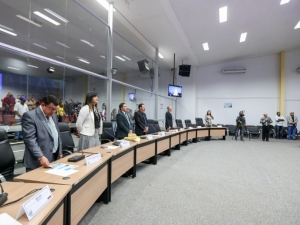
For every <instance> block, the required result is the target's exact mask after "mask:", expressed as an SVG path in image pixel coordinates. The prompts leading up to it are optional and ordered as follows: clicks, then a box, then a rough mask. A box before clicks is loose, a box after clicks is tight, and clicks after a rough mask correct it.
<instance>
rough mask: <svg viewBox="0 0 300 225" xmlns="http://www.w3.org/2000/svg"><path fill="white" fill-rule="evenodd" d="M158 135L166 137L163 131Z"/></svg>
mask: <svg viewBox="0 0 300 225" xmlns="http://www.w3.org/2000/svg"><path fill="white" fill-rule="evenodd" d="M158 134H159V135H161V136H166V133H165V132H164V131H161V132H159V133H158Z"/></svg>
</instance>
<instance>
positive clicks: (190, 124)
mask: <svg viewBox="0 0 300 225" xmlns="http://www.w3.org/2000/svg"><path fill="white" fill-rule="evenodd" d="M184 123H185V126H186V127H193V126H194V124H192V121H191V120H184Z"/></svg>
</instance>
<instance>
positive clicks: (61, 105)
mask: <svg viewBox="0 0 300 225" xmlns="http://www.w3.org/2000/svg"><path fill="white" fill-rule="evenodd" d="M56 114H57V117H58V122H61V121H62V117H63V116H67V114H66V113H65V110H64V102H63V100H61V101H60V102H59V104H58V106H57V112H56Z"/></svg>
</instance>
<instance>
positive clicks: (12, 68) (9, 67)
mask: <svg viewBox="0 0 300 225" xmlns="http://www.w3.org/2000/svg"><path fill="white" fill-rule="evenodd" d="M7 68H8V69H12V70H19V69H18V68H14V67H10V66H8V67H7Z"/></svg>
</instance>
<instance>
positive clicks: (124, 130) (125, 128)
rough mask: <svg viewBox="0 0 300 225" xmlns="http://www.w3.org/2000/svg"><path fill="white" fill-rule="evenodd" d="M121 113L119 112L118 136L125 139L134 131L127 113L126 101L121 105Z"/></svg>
mask: <svg viewBox="0 0 300 225" xmlns="http://www.w3.org/2000/svg"><path fill="white" fill-rule="evenodd" d="M119 110H120V111H119V113H118V114H117V116H116V118H117V138H118V139H119V140H120V139H124V137H127V136H128V134H129V133H132V126H131V123H130V117H129V115H128V114H127V106H126V104H125V103H121V104H120V105H119Z"/></svg>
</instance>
